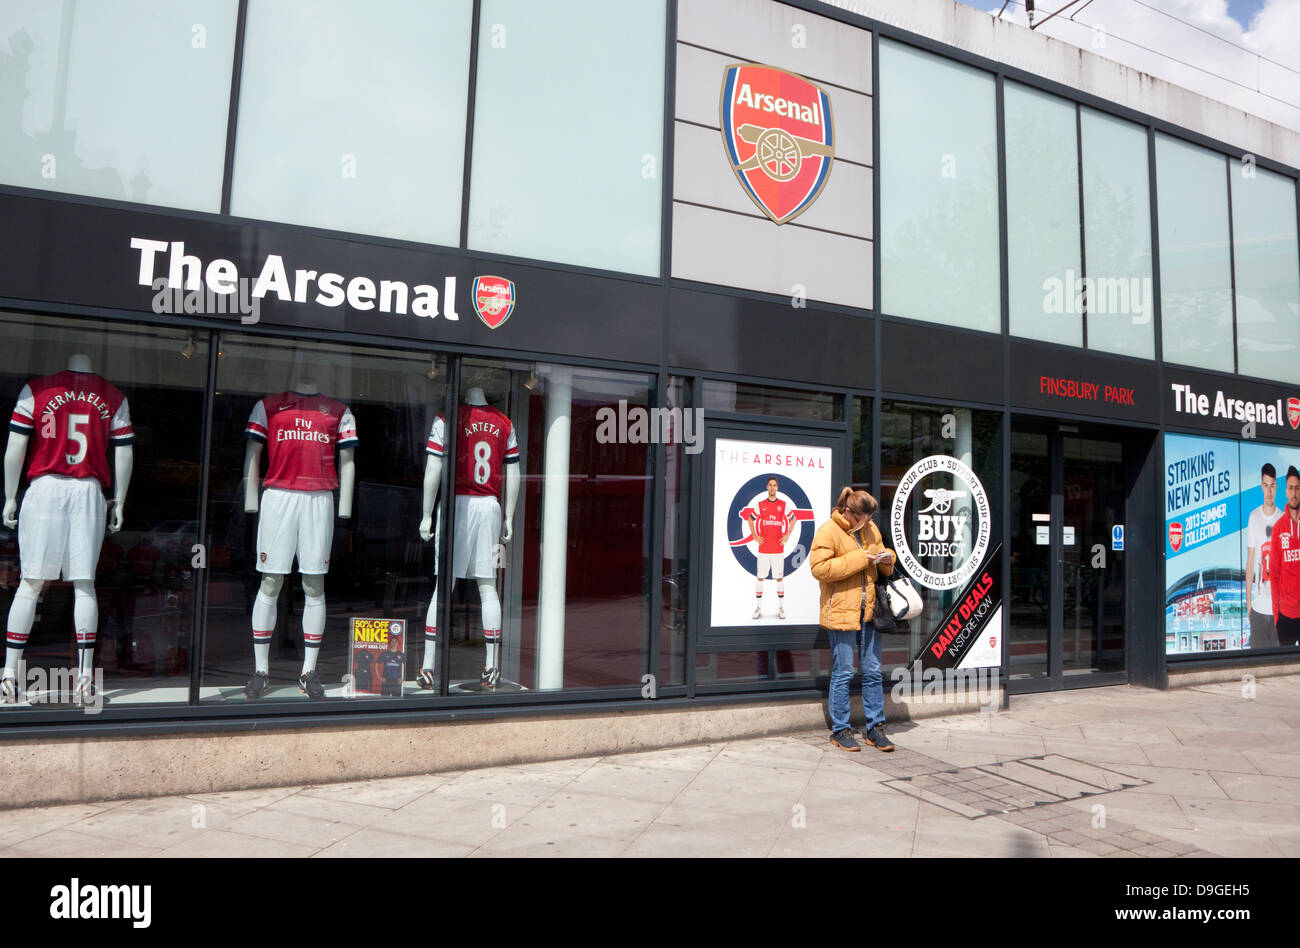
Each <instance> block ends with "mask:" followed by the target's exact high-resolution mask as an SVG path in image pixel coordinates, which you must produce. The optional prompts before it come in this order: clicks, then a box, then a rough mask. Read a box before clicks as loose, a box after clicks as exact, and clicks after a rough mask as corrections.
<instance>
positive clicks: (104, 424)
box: [9, 371, 135, 488]
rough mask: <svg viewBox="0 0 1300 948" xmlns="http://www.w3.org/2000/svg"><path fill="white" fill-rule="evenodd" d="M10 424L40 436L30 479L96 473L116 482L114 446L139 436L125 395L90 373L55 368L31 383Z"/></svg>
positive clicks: (101, 478) (102, 480) (106, 483)
mask: <svg viewBox="0 0 1300 948" xmlns="http://www.w3.org/2000/svg"><path fill="white" fill-rule="evenodd" d="M9 428H10V430H11V431H16V432H18V433H19V434H25V435H32V434H35V436H36V444H35V447H34V450H33V451H32V463H31V465H30V466H29V467H28V468H27V477H28V478H29V479H32V478H37V477H40V476H41V475H42V474H59V475H62V476H63V477H93V478H95V480H97V481H99V483H100V484H102V485H103V486H104V487H106V488H107V487H108V486H109V484H111V483H112V476H111V475H110V474H109V471H108V447H109V445H118V444H131V443H132V442H134V441H135V433H134V431H132V429H131V412H130V409H129V408H128V407H127V404H126V396H125V395H123V394H122V393H121V392H119V391H118V390H117V389H116V388H115V387H114V386H113V385H112V383H110V382H106V381H104V380H103V379H102V378H100V377H99V376H98V375H93V374H91V373H88V372H84V373H83V372H67V371H65V372H56V373H55V374H54V375H45V376H42V377H41V378H38V379H33V380H32V381H30V382H28V383H27V384H26V385H24V386H23V390H22V393H21V394H20V395H19V396H18V404H17V406H15V408H14V413H13V417H12V418H10V420H9Z"/></svg>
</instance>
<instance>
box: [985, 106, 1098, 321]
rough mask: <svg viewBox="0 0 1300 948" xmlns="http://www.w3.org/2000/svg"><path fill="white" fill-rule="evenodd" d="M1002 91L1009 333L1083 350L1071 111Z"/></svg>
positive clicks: (1075, 148)
mask: <svg viewBox="0 0 1300 948" xmlns="http://www.w3.org/2000/svg"><path fill="white" fill-rule="evenodd" d="M1003 91H1004V96H1005V100H1004V102H1005V104H1004V112H1003V115H1004V117H1005V123H1006V124H1005V127H1006V142H1007V272H1008V275H1009V283H1008V296H1009V302H1010V309H1011V333H1012V335H1016V336H1024V337H1026V338H1028V339H1039V340H1042V341H1043V342H1056V343H1061V344H1063V345H1070V346H1081V345H1083V314H1082V308H1081V306H1080V303H1081V302H1082V301H1081V300H1080V295H1081V294H1080V293H1079V292H1078V287H1079V286H1080V285H1081V284H1080V278H1081V277H1082V276H1083V272H1082V266H1081V259H1080V251H1079V152H1078V147H1079V145H1078V135H1077V133H1076V128H1075V110H1074V103H1072V102H1067V101H1066V100H1065V99H1061V98H1058V97H1057V96H1054V95H1048V94H1047V93H1045V92H1039V91H1037V90H1035V89H1030V88H1028V87H1026V86H1021V85H1017V84H1016V83H1014V82H1008V83H1007V84H1006V85H1005V87H1004V90H1003Z"/></svg>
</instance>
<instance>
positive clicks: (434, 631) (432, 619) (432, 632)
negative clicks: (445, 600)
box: [420, 591, 438, 669]
mask: <svg viewBox="0 0 1300 948" xmlns="http://www.w3.org/2000/svg"><path fill="white" fill-rule="evenodd" d="M437 654H438V593H437V591H435V592H434V594H433V598H431V599H430V600H429V611H428V612H427V613H426V614H425V616H424V663H423V665H421V666H420V667H421V668H429V669H431V668H433V660H434V658H435V657H436V656H437Z"/></svg>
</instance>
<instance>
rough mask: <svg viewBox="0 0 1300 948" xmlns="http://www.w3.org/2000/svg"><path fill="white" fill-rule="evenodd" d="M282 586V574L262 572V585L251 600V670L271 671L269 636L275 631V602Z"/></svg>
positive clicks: (263, 672)
mask: <svg viewBox="0 0 1300 948" xmlns="http://www.w3.org/2000/svg"><path fill="white" fill-rule="evenodd" d="M283 586H284V574H282V573H263V574H262V585H261V586H260V587H258V590H257V597H256V598H255V599H254V600H253V670H254V671H255V672H261V673H262V674H269V673H270V671H271V636H272V635H273V634H274V633H275V621H276V611H275V606H276V602H277V601H278V600H279V598H280V590H281V588H283Z"/></svg>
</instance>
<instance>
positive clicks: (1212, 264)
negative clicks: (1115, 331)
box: [1156, 135, 1233, 372]
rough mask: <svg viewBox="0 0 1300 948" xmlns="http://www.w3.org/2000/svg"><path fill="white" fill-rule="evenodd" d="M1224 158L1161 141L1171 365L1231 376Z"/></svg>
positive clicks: (1165, 317) (1163, 282) (1163, 268)
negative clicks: (1186, 366)
mask: <svg viewBox="0 0 1300 948" xmlns="http://www.w3.org/2000/svg"><path fill="white" fill-rule="evenodd" d="M1225 161H1226V159H1225V158H1224V157H1223V155H1220V154H1216V153H1215V152H1212V151H1207V150H1206V149H1204V148H1199V147H1197V146H1196V145H1189V144H1187V143H1186V142H1181V141H1178V140H1177V139H1173V138H1169V137H1168V136H1166V135H1157V136H1156V176H1157V180H1156V194H1157V197H1158V202H1157V208H1158V212H1159V214H1160V312H1161V332H1162V338H1163V340H1164V357H1165V360H1166V361H1168V362H1177V363H1180V364H1182V365H1194V366H1197V367H1198V368H1203V369H1216V370H1218V371H1220V372H1231V371H1232V370H1233V352H1232V346H1231V345H1230V344H1229V343H1230V341H1231V339H1232V272H1231V267H1230V266H1229V256H1228V182H1227V175H1226V173H1225V165H1224V162H1225Z"/></svg>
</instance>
